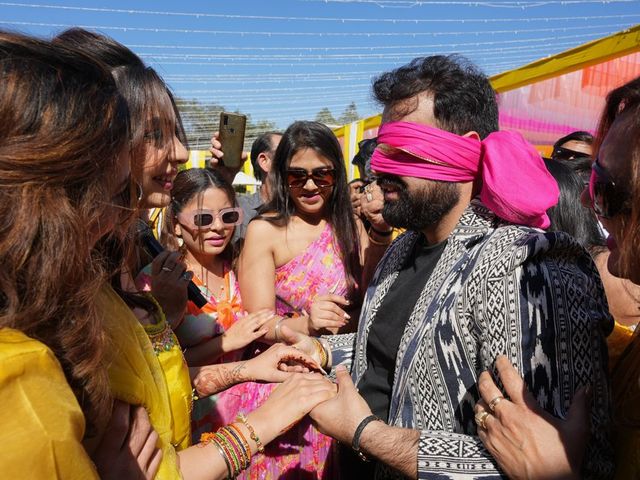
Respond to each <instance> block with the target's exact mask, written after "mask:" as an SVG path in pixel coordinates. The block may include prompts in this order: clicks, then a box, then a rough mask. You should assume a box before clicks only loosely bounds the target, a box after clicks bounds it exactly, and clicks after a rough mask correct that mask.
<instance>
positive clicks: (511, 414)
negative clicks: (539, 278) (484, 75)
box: [476, 78, 640, 479]
mask: <svg viewBox="0 0 640 480" xmlns="http://www.w3.org/2000/svg"><path fill="white" fill-rule="evenodd" d="M596 152H597V155H596V160H595V162H594V163H593V167H592V173H591V178H590V181H589V185H588V187H587V188H586V189H585V191H584V192H583V194H582V201H583V203H584V204H585V205H588V206H589V207H591V208H592V209H593V211H594V212H595V213H596V215H597V216H598V219H599V220H600V221H601V222H602V223H603V225H604V227H605V228H606V229H607V231H608V232H609V233H610V235H609V238H608V239H607V246H608V248H609V251H610V254H609V257H608V259H607V267H608V269H609V272H611V274H612V275H615V276H617V277H620V278H625V279H628V280H629V281H631V282H633V283H634V284H636V285H640V78H636V79H635V80H632V81H631V82H629V83H627V84H626V85H623V86H621V87H619V88H617V89H615V90H613V91H612V92H610V93H609V95H608V96H607V103H606V106H605V109H604V112H603V114H602V117H601V120H600V127H599V131H598V141H597V144H596ZM636 302H640V299H636ZM603 328H606V329H607V330H609V331H610V330H611V326H610V325H606V326H603ZM612 336H615V339H614V340H613V341H611V340H610V341H609V346H610V353H609V355H610V365H609V366H610V372H611V387H612V417H613V424H612V429H611V433H612V440H613V445H614V448H615V453H616V460H617V462H616V463H617V465H616V472H615V478H619V479H628V478H638V476H640V428H639V425H640V410H639V409H638V399H640V336H639V335H638V333H637V332H634V331H633V330H632V329H629V328H625V327H623V326H621V325H615V326H614V331H613V333H612ZM611 346H614V348H611ZM497 369H498V373H499V375H500V380H501V382H502V384H503V385H504V389H505V391H506V393H507V394H508V396H509V399H507V398H504V397H503V396H502V395H503V394H502V393H501V391H500V390H499V389H498V387H497V386H496V384H495V383H494V381H493V380H492V378H491V376H490V375H489V373H488V372H484V373H483V374H482V376H481V378H480V380H479V390H480V393H481V395H482V398H483V400H482V401H481V402H479V403H478V405H477V406H476V411H477V412H478V413H479V414H480V412H488V413H489V414H488V415H486V418H485V421H484V424H485V426H486V428H485V429H479V431H478V434H479V435H480V438H481V439H482V440H483V443H484V444H485V446H486V447H487V449H488V450H489V451H490V452H491V454H492V455H493V456H494V457H495V459H496V460H497V462H498V463H499V464H500V466H501V467H502V468H503V470H504V472H505V473H506V474H507V475H509V476H510V477H513V478H581V475H580V468H581V464H582V459H583V456H584V454H585V451H586V445H585V442H586V439H587V438H588V430H589V407H588V399H589V398H588V397H589V396H588V395H587V394H583V395H581V396H580V395H577V396H576V399H575V400H574V405H572V408H571V410H570V411H569V415H568V417H567V419H566V420H564V421H563V420H560V419H557V418H554V417H551V416H550V415H548V414H545V413H544V412H542V411H541V409H540V408H539V407H538V406H537V404H536V400H535V399H534V398H532V397H531V395H530V394H529V393H528V392H527V391H526V389H523V383H522V379H521V378H520V377H519V376H518V374H517V372H516V371H515V370H514V369H513V368H512V367H511V365H510V364H509V362H508V361H507V359H506V358H503V357H500V358H499V359H498V360H497ZM497 399H499V400H497ZM482 415H483V416H485V414H484V413H482Z"/></svg>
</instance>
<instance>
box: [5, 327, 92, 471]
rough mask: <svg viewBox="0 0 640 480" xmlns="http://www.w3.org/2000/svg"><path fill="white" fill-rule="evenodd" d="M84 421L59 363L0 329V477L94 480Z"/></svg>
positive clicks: (21, 337)
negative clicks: (87, 451)
mask: <svg viewBox="0 0 640 480" xmlns="http://www.w3.org/2000/svg"><path fill="white" fill-rule="evenodd" d="M84 429H85V421H84V415H83V414H82V410H81V409H80V405H79V404H78V402H77V400H76V397H75V396H74V394H73V392H72V391H71V388H70V387H69V384H68V383H67V380H66V379H65V376H64V373H63V371H62V367H61V366H60V363H59V362H58V360H57V359H56V357H55V355H54V354H53V352H52V351H51V350H50V349H49V348H48V347H47V346H46V345H44V344H43V343H41V342H38V341H37V340H33V339H31V338H29V337H27V336H26V335H25V334H23V333H22V332H19V331H17V330H12V329H9V328H5V329H0V476H1V477H2V478H16V479H23V478H24V479H29V478H37V479H65V480H68V479H71V480H75V479H77V480H85V479H97V478H98V474H97V472H96V470H95V468H94V466H93V463H92V462H91V460H90V459H89V457H88V455H87V453H86V452H85V450H84V448H83V446H82V443H81V442H82V437H83V436H84Z"/></svg>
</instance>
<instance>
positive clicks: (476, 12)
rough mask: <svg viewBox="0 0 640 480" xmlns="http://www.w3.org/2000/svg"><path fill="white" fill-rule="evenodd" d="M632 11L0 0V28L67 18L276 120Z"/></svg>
mask: <svg viewBox="0 0 640 480" xmlns="http://www.w3.org/2000/svg"><path fill="white" fill-rule="evenodd" d="M637 23H640V2H639V1H631V0H618V1H596V0H583V1H578V0H565V1H491V2H487V1H429V0H420V1H417V2H416V1H403V0H387V1H384V0H381V1H371V0H271V1H267V0H262V1H259V0H250V1H242V0H226V1H185V2H166V1H157V0H156V1H137V2H132V1H130V0H129V1H122V0H109V1H107V0H101V1H100V0H88V1H80V0H75V1H56V0H43V1H42V2H33V3H27V2H0V28H7V29H12V30H19V31H23V32H26V33H30V34H35V35H39V36H46V37H48V36H51V35H54V34H55V33H57V32H59V31H61V30H64V29H65V28H67V27H70V26H76V25H77V26H83V27H86V28H90V29H93V30H98V31H100V32H102V33H105V34H107V35H110V36H112V37H114V38H115V39H117V40H118V41H120V42H122V43H124V44H125V45H127V46H129V47H130V48H132V49H133V50H134V51H135V52H136V53H138V54H139V55H141V56H142V57H143V58H144V59H145V60H146V61H147V62H148V63H149V64H150V65H151V66H153V67H154V68H156V69H157V70H158V72H159V73H160V74H161V75H162V76H163V77H164V78H165V80H166V81H167V83H168V84H169V85H170V86H171V88H172V89H173V90H174V92H175V93H176V94H177V95H179V96H181V97H183V98H197V99H199V100H201V101H203V102H216V103H218V104H222V105H224V106H225V107H226V108H227V109H230V110H235V109H239V110H241V111H243V112H245V113H249V114H251V115H252V117H253V119H254V120H260V119H267V120H272V121H274V122H276V124H277V125H278V126H279V127H280V128H284V127H286V126H287V125H288V124H289V123H290V122H291V121H292V120H295V119H313V118H314V117H315V115H316V113H317V112H318V111H319V110H320V109H321V108H322V107H328V108H329V109H330V110H331V111H332V112H333V114H334V116H336V117H338V116H339V115H340V113H341V112H342V111H343V110H344V108H345V106H346V105H347V104H348V103H349V102H351V101H355V102H356V105H357V108H358V112H359V113H360V115H361V116H363V117H365V116H369V115H372V114H375V113H377V112H378V110H379V108H378V106H377V105H376V104H375V103H374V102H373V101H372V100H371V93H370V85H371V79H372V77H373V76H375V75H376V74H378V73H380V72H382V71H385V70H389V69H392V68H394V67H396V66H399V65H402V64H404V63H407V62H408V61H409V60H411V59H412V58H414V57H416V56H420V55H430V54H436V53H453V52H460V53H462V54H464V55H466V56H468V57H469V58H471V59H472V60H473V61H474V62H475V63H477V64H478V65H480V66H481V67H482V68H483V70H484V71H485V72H486V73H487V74H489V75H491V74H495V73H499V72H502V71H505V70H509V69H511V68H515V67H518V66H520V65H523V64H526V63H529V62H531V61H534V60H537V59H539V58H542V57H545V56H548V55H552V54H554V53H557V52H561V51H563V50H567V49H569V48H571V47H573V46H576V45H580V44H582V43H585V42H588V41H590V40H593V39H597V38H600V37H603V36H606V35H609V34H611V33H614V32H617V31H620V30H623V29H624V28H626V27H630V26H633V25H635V24H637Z"/></svg>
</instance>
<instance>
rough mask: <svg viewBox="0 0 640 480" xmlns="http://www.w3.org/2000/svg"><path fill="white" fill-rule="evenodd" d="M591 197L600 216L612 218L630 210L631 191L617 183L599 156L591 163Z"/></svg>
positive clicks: (593, 205)
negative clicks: (601, 163)
mask: <svg viewBox="0 0 640 480" xmlns="http://www.w3.org/2000/svg"><path fill="white" fill-rule="evenodd" d="M589 197H590V198H591V205H592V207H593V211H594V212H596V215H598V216H599V217H602V218H612V217H615V216H616V215H618V214H619V213H625V212H628V211H629V192H628V191H627V190H626V189H624V188H622V187H620V185H616V182H615V181H614V179H613V178H612V177H611V175H609V173H608V172H607V171H606V170H605V169H604V168H603V167H602V165H600V163H599V162H598V159H597V158H596V161H595V162H593V164H592V165H591V178H590V179H589Z"/></svg>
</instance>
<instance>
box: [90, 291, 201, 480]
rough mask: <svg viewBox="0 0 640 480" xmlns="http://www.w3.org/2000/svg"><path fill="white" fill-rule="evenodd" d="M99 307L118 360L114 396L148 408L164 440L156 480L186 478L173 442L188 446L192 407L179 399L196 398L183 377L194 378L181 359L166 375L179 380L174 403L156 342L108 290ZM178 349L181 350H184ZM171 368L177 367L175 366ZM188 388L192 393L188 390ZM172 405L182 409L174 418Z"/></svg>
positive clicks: (112, 374)
mask: <svg viewBox="0 0 640 480" xmlns="http://www.w3.org/2000/svg"><path fill="white" fill-rule="evenodd" d="M99 302H100V308H102V309H103V311H104V312H105V320H106V329H107V332H108V333H109V336H110V337H111V339H112V340H111V341H112V353H113V355H112V363H111V365H110V367H109V378H110V381H111V390H112V392H113V395H114V397H115V398H117V399H119V400H122V401H124V402H127V403H130V404H132V405H142V406H144V407H145V408H146V409H147V412H148V413H149V418H150V420H151V424H152V425H153V428H154V429H155V431H156V432H157V433H158V435H159V436H160V439H159V446H160V447H161V448H162V452H163V456H162V463H161V464H160V470H159V471H158V474H157V475H156V479H157V480H169V479H175V478H181V475H180V472H179V470H178V465H177V455H176V450H175V448H174V446H173V445H172V443H177V444H178V445H179V446H182V445H186V444H188V433H187V440H186V443H185V440H184V438H183V437H184V435H185V426H184V425H182V423H184V422H186V423H187V426H186V432H188V428H189V427H188V418H189V412H188V406H187V404H186V403H185V401H184V400H182V401H181V400H180V399H179V398H183V399H184V398H186V397H187V396H188V395H191V388H190V382H188V381H187V382H185V381H184V375H186V376H187V379H188V375H189V372H188V370H187V368H186V365H185V364H184V362H183V361H182V360H180V363H179V365H181V368H171V369H170V371H168V372H166V373H167V375H168V376H169V377H168V378H171V377H172V376H174V375H175V376H176V379H175V382H174V381H170V382H169V383H171V391H172V393H173V394H174V395H177V396H178V397H179V398H178V399H177V400H176V401H174V402H172V401H171V398H170V389H169V387H168V385H167V380H166V379H165V372H163V371H162V368H161V365H160V362H159V361H158V358H157V357H156V353H155V352H154V349H153V346H152V344H151V341H150V340H149V337H148V336H147V333H146V332H145V330H144V328H143V327H142V325H140V323H139V322H138V319H137V318H136V317H135V315H134V314H133V313H132V312H131V310H130V309H129V307H128V306H127V305H126V304H125V303H124V302H123V301H122V299H121V298H120V297H119V296H118V295H117V294H116V293H115V292H114V291H113V289H112V288H111V287H110V286H109V285H105V287H104V288H103V289H102V291H101V293H100V297H99ZM176 348H177V349H178V351H179V345H176ZM180 355H182V353H181V352H180ZM168 363H169V364H171V365H172V366H174V367H177V365H175V363H176V362H175V361H170V362H168ZM185 383H186V384H187V386H186V388H187V389H188V392H184V391H183V390H184V387H185ZM172 404H173V405H175V406H176V407H177V411H176V412H175V415H174V413H172ZM185 410H186V412H185ZM174 419H175V420H176V422H174ZM178 423H180V425H177V424H178ZM176 427H177V428H176ZM176 432H179V433H176ZM176 441H177V442H176Z"/></svg>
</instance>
